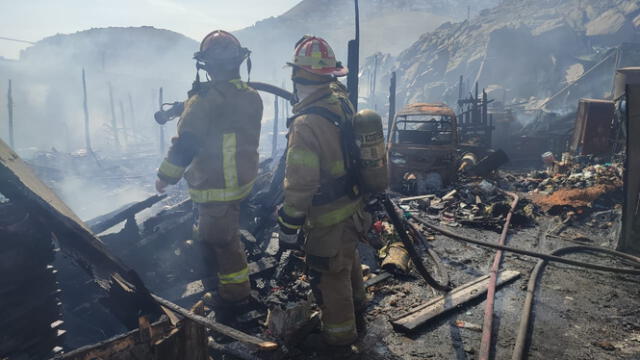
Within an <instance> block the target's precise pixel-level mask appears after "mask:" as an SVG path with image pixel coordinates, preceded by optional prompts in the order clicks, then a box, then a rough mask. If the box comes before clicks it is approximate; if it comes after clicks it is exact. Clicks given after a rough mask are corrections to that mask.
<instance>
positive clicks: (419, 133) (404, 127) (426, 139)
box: [393, 115, 453, 145]
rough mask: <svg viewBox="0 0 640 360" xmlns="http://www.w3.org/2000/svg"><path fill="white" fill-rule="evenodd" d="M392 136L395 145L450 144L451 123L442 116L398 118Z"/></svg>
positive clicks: (448, 117) (451, 136)
mask: <svg viewBox="0 0 640 360" xmlns="http://www.w3.org/2000/svg"><path fill="white" fill-rule="evenodd" d="M393 135H394V136H393V142H394V143H395V144H415V145H447V144H452V143H453V121H452V119H451V117H450V116H444V115H410V116H399V117H398V118H397V120H396V127H395V129H394V134H393Z"/></svg>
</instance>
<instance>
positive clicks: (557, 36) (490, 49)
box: [369, 0, 640, 108]
mask: <svg viewBox="0 0 640 360" xmlns="http://www.w3.org/2000/svg"><path fill="white" fill-rule="evenodd" d="M638 42H640V3H638V1H637V0H504V1H503V2H502V3H501V4H499V5H498V6H496V7H494V8H492V9H489V10H484V11H482V12H481V13H480V14H479V16H477V17H474V18H472V19H471V20H469V21H463V22H458V23H445V24H443V25H441V26H439V27H438V28H437V29H436V30H435V31H432V32H429V33H426V34H424V35H423V36H421V37H420V39H419V40H418V41H417V42H415V43H414V44H413V45H411V46H410V47H409V48H408V49H406V50H405V51H403V52H402V53H401V54H400V55H399V56H398V57H397V59H396V62H395V63H394V66H393V67H394V68H395V69H397V70H398V72H399V74H398V76H399V95H400V96H401V98H402V99H403V100H404V102H415V101H442V100H444V101H447V102H449V103H453V102H454V101H455V100H456V99H457V95H458V84H459V78H460V76H461V75H463V76H464V78H465V79H466V81H465V83H467V84H468V86H467V90H468V89H470V86H472V84H473V82H475V81H478V82H479V83H480V86H482V87H488V88H490V89H492V90H494V93H493V94H492V96H493V97H495V98H498V99H499V100H506V101H507V102H509V103H522V102H526V103H528V104H529V105H530V106H533V107H535V106H539V105H542V104H544V103H545V102H547V101H548V100H549V99H548V98H549V97H551V96H553V95H554V94H556V93H557V92H558V91H559V90H561V89H562V88H564V87H565V86H567V85H569V84H572V82H574V81H575V80H577V79H580V78H581V77H583V76H584V75H589V76H591V77H592V78H591V79H590V81H589V84H591V88H590V87H589V86H586V87H585V86H583V89H582V90H581V92H579V93H578V92H576V91H575V89H572V90H574V91H573V94H571V95H572V96H568V94H562V95H563V98H564V100H566V101H559V102H556V103H555V104H553V105H554V107H556V108H562V107H564V106H567V104H569V105H570V106H574V105H575V103H573V102H572V101H573V100H575V97H577V96H593V97H602V96H606V95H607V94H606V93H607V92H609V91H610V87H611V82H610V81H611V77H612V75H613V69H614V68H615V67H616V66H624V65H627V66H628V65H633V64H634V63H635V65H637V64H638V63H640V57H636V54H635V51H633V50H629V51H625V52H621V51H618V50H611V49H612V48H616V47H617V46H618V45H620V44H623V43H631V44H629V45H630V46H629V45H626V46H625V47H624V48H627V49H629V48H634V46H633V44H634V43H638ZM612 51H615V52H616V54H613V52H612ZM612 54H613V55H612ZM608 59H611V61H610V62H611V64H609V63H603V61H607V60H608ZM369 63H371V60H370V59H369ZM594 66H598V69H599V70H601V71H599V72H598V74H602V76H601V77H604V78H597V77H598V76H596V78H595V79H594V78H593V75H591V74H588V72H589V69H591V68H592V67H594ZM594 72H595V71H594ZM387 79H388V76H387V77H386V78H385V79H383V83H384V81H387ZM603 84H604V85H603ZM603 88H604V89H603ZM567 92H570V91H567ZM556 98H557V97H554V98H553V99H552V100H554V101H555V99H556ZM570 100H571V101H570Z"/></svg>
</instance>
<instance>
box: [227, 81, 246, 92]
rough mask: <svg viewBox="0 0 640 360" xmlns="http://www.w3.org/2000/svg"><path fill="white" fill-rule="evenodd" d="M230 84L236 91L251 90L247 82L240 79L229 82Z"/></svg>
mask: <svg viewBox="0 0 640 360" xmlns="http://www.w3.org/2000/svg"><path fill="white" fill-rule="evenodd" d="M229 82H230V83H231V84H233V85H234V86H235V87H236V89H238V90H246V89H248V88H249V85H247V83H246V82H244V81H242V80H240V79H233V80H229Z"/></svg>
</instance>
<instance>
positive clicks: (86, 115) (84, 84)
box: [82, 68, 93, 152]
mask: <svg viewBox="0 0 640 360" xmlns="http://www.w3.org/2000/svg"><path fill="white" fill-rule="evenodd" d="M82 94H83V98H84V102H83V105H84V141H85V145H86V147H87V151H88V152H93V149H92V148H91V136H90V135H89V104H88V103H87V80H86V77H85V74H84V68H82Z"/></svg>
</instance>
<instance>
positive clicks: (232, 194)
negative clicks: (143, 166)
mask: <svg viewBox="0 0 640 360" xmlns="http://www.w3.org/2000/svg"><path fill="white" fill-rule="evenodd" d="M202 87H203V88H204V90H203V91H201V92H200V93H198V94H195V95H193V96H192V97H191V98H189V100H188V101H187V102H186V104H185V109H184V112H183V113H182V116H181V117H180V121H179V122H178V138H177V139H174V141H173V145H172V147H171V148H170V149H169V156H168V157H167V158H166V159H165V160H164V161H163V163H162V164H161V166H160V169H159V171H158V176H159V177H161V178H162V179H164V180H165V181H168V182H170V183H175V182H177V181H178V180H179V179H180V178H181V177H182V176H183V175H184V178H185V179H186V180H187V183H188V184H189V193H190V195H191V199H192V200H193V201H194V202H196V203H210V202H232V201H240V200H242V199H244V198H245V197H247V195H249V194H250V193H251V190H252V188H253V184H254V182H255V179H256V176H257V172H258V143H259V137H260V121H261V119H262V110H263V108H262V100H261V99H260V96H259V95H258V94H257V92H256V91H255V90H253V89H252V88H250V87H249V86H248V85H247V84H246V83H244V82H242V81H241V80H240V79H234V80H231V81H213V82H210V83H206V84H203V85H202ZM186 137H189V139H190V141H189V143H197V144H198V149H197V151H194V152H193V154H191V156H186V157H187V159H186V160H184V158H185V156H180V153H181V152H187V151H186V150H182V149H183V148H185V147H187V148H188V145H185V144H184V141H183V142H182V143H181V142H180V140H181V138H186ZM173 159H179V160H173ZM180 162H182V164H180Z"/></svg>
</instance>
